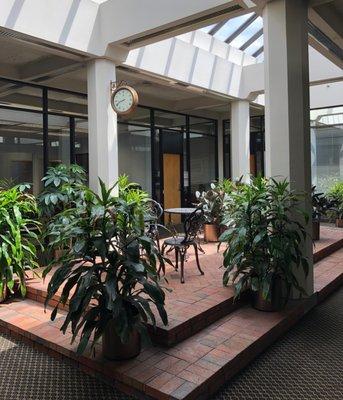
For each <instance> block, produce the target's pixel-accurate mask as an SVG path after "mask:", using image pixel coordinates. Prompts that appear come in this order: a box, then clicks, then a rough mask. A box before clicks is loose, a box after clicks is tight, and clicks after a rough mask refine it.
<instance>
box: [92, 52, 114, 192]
mask: <svg viewBox="0 0 343 400" xmlns="http://www.w3.org/2000/svg"><path fill="white" fill-rule="evenodd" d="M115 80H116V66H115V64H114V62H113V61H109V60H106V59H96V60H92V61H90V62H89V64H88V66H87V85H88V90H87V91H88V126H89V135H88V137H89V144H88V146H89V186H90V188H91V189H92V190H94V191H96V192H98V191H99V181H98V177H99V178H101V179H102V180H103V181H104V182H105V184H106V185H107V186H112V185H113V184H114V183H116V182H117V180H118V130H117V114H116V113H115V112H114V111H113V109H112V107H111V81H115Z"/></svg>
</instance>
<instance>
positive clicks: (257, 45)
mask: <svg viewBox="0 0 343 400" xmlns="http://www.w3.org/2000/svg"><path fill="white" fill-rule="evenodd" d="M262 46H263V35H262V36H260V37H259V38H257V39H256V40H255V41H254V42H252V43H251V45H250V46H249V47H247V48H246V49H245V50H244V52H245V53H247V54H249V55H250V56H252V55H253V54H254V53H255V52H256V51H257V50H258V49H260V48H261V47H262Z"/></svg>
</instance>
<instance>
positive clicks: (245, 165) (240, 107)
mask: <svg viewBox="0 0 343 400" xmlns="http://www.w3.org/2000/svg"><path fill="white" fill-rule="evenodd" d="M249 174H250V110H249V101H246V100H237V101H233V102H232V103H231V177H232V179H238V178H240V177H241V176H244V181H246V182H247V181H249Z"/></svg>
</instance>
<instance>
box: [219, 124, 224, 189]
mask: <svg viewBox="0 0 343 400" xmlns="http://www.w3.org/2000/svg"><path fill="white" fill-rule="evenodd" d="M223 178H224V132H223V120H222V119H218V179H219V180H220V181H221V180H223Z"/></svg>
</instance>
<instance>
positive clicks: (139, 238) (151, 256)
mask: <svg viewBox="0 0 343 400" xmlns="http://www.w3.org/2000/svg"><path fill="white" fill-rule="evenodd" d="M100 185H101V194H100V195H97V194H96V193H94V192H92V191H91V190H87V191H86V192H85V203H84V206H83V208H80V209H78V210H66V211H65V212H64V213H62V214H67V215H68V218H69V217H70V214H73V218H72V219H71V220H72V222H71V224H69V225H64V224H61V225H60V226H59V227H58V226H56V229H58V230H59V231H60V237H61V238H68V239H69V240H70V241H71V242H72V243H74V244H73V246H72V248H71V249H70V251H69V253H68V254H67V255H64V257H63V259H62V260H61V262H62V266H61V267H60V268H58V269H57V270H56V272H55V273H54V274H53V276H52V278H51V280H50V282H49V285H48V296H47V299H46V302H48V301H49V300H50V299H51V298H52V297H53V296H54V295H55V294H56V292H57V291H58V290H59V289H60V288H62V295H61V300H60V302H62V303H63V304H66V302H67V301H68V298H70V302H69V311H68V314H67V316H66V319H65V322H64V324H63V326H62V328H61V330H62V331H63V332H66V330H67V329H68V326H69V325H71V329H72V332H73V341H74V340H75V339H76V338H77V335H78V334H79V333H80V332H81V336H80V342H79V345H78V352H79V353H82V352H83V351H84V350H85V348H86V346H87V344H88V342H89V340H90V339H93V345H94V343H96V342H97V341H98V339H99V338H100V337H101V335H102V334H103V332H104V330H105V328H106V326H107V324H108V322H109V321H110V320H114V321H115V331H116V333H117V334H118V335H119V336H120V338H121V341H122V342H123V343H125V342H126V340H128V338H129V337H130V334H131V332H133V331H134V330H138V331H140V332H141V333H142V334H143V335H145V336H146V325H145V324H146V322H148V321H149V320H150V321H151V322H152V323H153V324H155V323H156V321H155V316H154V309H156V310H157V312H158V313H159V315H160V317H161V319H162V321H163V322H164V323H165V324H167V322H168V318H167V313H166V311H165V308H164V303H165V294H164V291H163V289H162V287H161V286H160V283H159V277H158V274H157V268H158V266H159V265H160V264H164V263H165V262H166V261H167V260H166V259H165V258H164V257H163V256H162V255H161V254H160V253H159V251H158V249H157V248H156V245H155V243H154V242H153V241H152V240H151V239H149V238H148V237H147V236H145V234H144V218H143V209H144V207H143V203H144V201H143V200H144V199H143V197H144V198H145V197H146V194H144V193H143V192H142V191H140V189H138V188H135V187H133V186H132V185H129V184H124V178H123V179H122V180H121V182H120V188H119V196H118V197H113V195H112V190H113V188H111V189H107V188H106V187H105V185H104V183H103V182H101V181H100ZM56 240H57V241H58V238H57V237H56ZM49 270H50V267H49V268H47V269H46V271H45V274H44V275H45V276H46V274H47V273H48V272H49ZM57 308H58V306H56V308H55V310H54V311H53V313H52V315H51V318H52V319H54V318H55V316H56V313H57ZM137 317H138V318H137Z"/></svg>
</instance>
